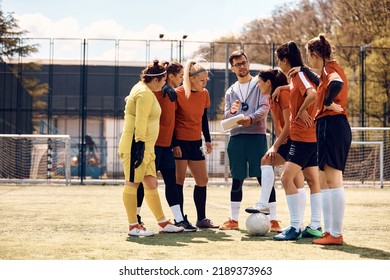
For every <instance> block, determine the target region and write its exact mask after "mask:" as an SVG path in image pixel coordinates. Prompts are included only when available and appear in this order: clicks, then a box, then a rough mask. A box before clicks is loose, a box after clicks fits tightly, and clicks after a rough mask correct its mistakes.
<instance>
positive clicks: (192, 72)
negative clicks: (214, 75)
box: [183, 59, 208, 98]
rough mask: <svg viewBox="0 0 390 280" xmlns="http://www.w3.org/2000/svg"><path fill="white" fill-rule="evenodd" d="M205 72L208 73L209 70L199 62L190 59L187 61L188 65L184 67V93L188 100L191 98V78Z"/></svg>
mask: <svg viewBox="0 0 390 280" xmlns="http://www.w3.org/2000/svg"><path fill="white" fill-rule="evenodd" d="M203 72H208V70H207V68H206V67H205V66H203V65H202V64H201V63H199V62H197V61H196V60H194V59H189V60H187V61H186V64H185V66H184V77H183V87H184V93H185V95H186V97H187V98H190V95H191V79H190V77H194V76H196V75H199V74H200V73H203Z"/></svg>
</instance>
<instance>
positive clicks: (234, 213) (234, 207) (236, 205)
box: [230, 201, 241, 221]
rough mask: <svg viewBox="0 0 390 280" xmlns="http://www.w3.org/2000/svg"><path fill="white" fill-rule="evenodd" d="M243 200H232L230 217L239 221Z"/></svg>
mask: <svg viewBox="0 0 390 280" xmlns="http://www.w3.org/2000/svg"><path fill="white" fill-rule="evenodd" d="M240 206H241V201H230V214H231V215H230V218H231V219H232V220H235V221H238V213H239V212H240Z"/></svg>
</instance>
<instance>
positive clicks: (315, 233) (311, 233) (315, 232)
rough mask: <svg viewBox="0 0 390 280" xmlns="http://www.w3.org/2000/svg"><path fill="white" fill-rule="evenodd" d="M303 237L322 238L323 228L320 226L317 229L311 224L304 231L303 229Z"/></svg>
mask: <svg viewBox="0 0 390 280" xmlns="http://www.w3.org/2000/svg"><path fill="white" fill-rule="evenodd" d="M302 237H303V238H313V237H315V238H321V237H322V229H321V228H320V227H319V228H317V229H312V228H311V227H310V226H307V227H306V228H305V230H304V231H302Z"/></svg>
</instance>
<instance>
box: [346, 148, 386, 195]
mask: <svg viewBox="0 0 390 280" xmlns="http://www.w3.org/2000/svg"><path fill="white" fill-rule="evenodd" d="M383 174H384V147H383V142H380V141H352V143H351V150H350V153H349V155H348V160H347V166H346V170H345V171H344V178H346V179H350V180H353V181H356V182H359V184H363V185H364V183H369V184H370V186H372V185H374V186H375V185H376V184H377V183H378V182H379V184H380V187H381V188H383V186H384V178H383V177H384V176H383Z"/></svg>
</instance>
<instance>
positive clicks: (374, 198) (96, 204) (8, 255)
mask: <svg viewBox="0 0 390 280" xmlns="http://www.w3.org/2000/svg"><path fill="white" fill-rule="evenodd" d="M192 192H193V188H192V187H190V186H188V187H185V188H184V193H185V206H184V208H185V212H186V214H188V218H189V220H190V221H191V222H192V223H195V219H196V214H195V213H196V212H195V206H194V203H193V199H192ZM307 194H308V195H307V203H308V205H307V208H306V213H305V222H306V223H307V224H308V223H309V218H310V217H309V215H310V205H309V202H310V201H309V191H308V189H307ZM346 194H347V206H346V213H345V223H344V224H345V227H344V232H343V234H344V240H345V245H344V246H328V247H324V246H317V245H312V244H311V239H302V240H299V241H287V242H277V241H273V240H272V236H273V233H268V234H267V235H266V236H264V237H250V236H248V235H247V234H246V230H245V220H246V218H247V214H246V213H245V211H244V208H245V207H247V206H250V205H252V204H253V203H254V202H255V200H256V199H257V198H258V196H259V188H258V187H255V186H244V198H243V202H242V205H241V211H240V217H239V225H240V230H237V231H221V230H218V229H211V230H198V231H197V232H195V233H181V234H156V235H155V236H153V237H150V238H131V239H130V241H126V236H127V219H126V215H125V210H124V206H123V204H122V187H120V186H68V187H65V186H15V185H13V186H0V233H1V234H0V259H2V260H25V259H28V260H52V259H60V260H125V259H137V260H177V259H179V260H236V259H237V260H240V259H241V260H261V259H263V260H358V259H365V260H370V259H375V260H378V259H379V260H380V259H382V260H389V259H390V237H389V235H388V233H389V232H390V189H389V188H384V189H379V188H346ZM160 197H161V200H162V202H163V207H164V212H165V214H166V216H167V218H170V219H172V214H171V212H170V210H169V208H168V206H167V203H166V200H165V197H164V188H163V187H160ZM207 197H208V200H207V201H208V204H207V216H208V218H210V219H212V220H213V221H214V222H215V223H218V224H221V223H223V222H224V221H225V220H227V218H228V217H229V216H230V210H229V208H230V201H229V197H230V187H218V186H210V187H208V193H207ZM277 202H278V219H279V220H281V225H282V226H287V225H288V224H289V223H288V221H289V215H288V209H287V205H286V198H285V195H284V191H283V190H282V189H277ZM141 215H142V219H143V221H144V222H145V224H146V227H147V228H148V229H150V230H153V231H154V232H157V231H158V227H157V223H156V221H155V220H154V218H153V216H152V214H151V212H150V210H149V208H148V207H147V205H146V203H145V204H144V206H143V209H142V212H141Z"/></svg>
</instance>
